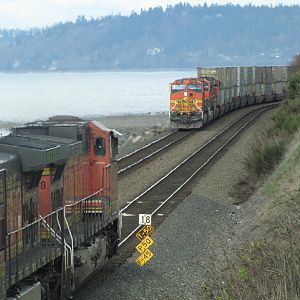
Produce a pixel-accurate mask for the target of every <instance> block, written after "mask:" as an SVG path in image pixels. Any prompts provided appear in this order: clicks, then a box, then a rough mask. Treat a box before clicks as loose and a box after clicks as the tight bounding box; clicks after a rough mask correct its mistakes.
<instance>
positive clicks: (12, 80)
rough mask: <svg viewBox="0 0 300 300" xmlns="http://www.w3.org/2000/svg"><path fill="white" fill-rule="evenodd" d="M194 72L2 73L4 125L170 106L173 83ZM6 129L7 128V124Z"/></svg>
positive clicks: (0, 113) (0, 97) (0, 109)
mask: <svg viewBox="0 0 300 300" xmlns="http://www.w3.org/2000/svg"><path fill="white" fill-rule="evenodd" d="M194 76H196V70H191V71H180V70H179V71H153V72H152V71H151V72H150V71H149V72H97V73H25V74H3V73H2V74H0V124H1V123H2V124H5V123H6V122H27V121H33V120H37V119H46V118H48V117H49V116H53V115H58V114H59V115H61V114H67V115H74V116H81V117H84V116H93V115H118V114H132V113H133V114H135V113H148V112H162V111H168V109H169V83H170V82H171V81H173V80H175V79H177V78H182V77H194ZM2 127H3V126H2Z"/></svg>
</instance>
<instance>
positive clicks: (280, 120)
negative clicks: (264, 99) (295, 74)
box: [273, 86, 300, 135]
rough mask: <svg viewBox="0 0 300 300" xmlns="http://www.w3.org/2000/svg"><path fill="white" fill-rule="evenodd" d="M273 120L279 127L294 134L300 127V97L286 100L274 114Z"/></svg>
mask: <svg viewBox="0 0 300 300" xmlns="http://www.w3.org/2000/svg"><path fill="white" fill-rule="evenodd" d="M299 91H300V86H299ZM273 121H274V122H275V125H276V127H277V128H278V129H280V130H283V131H285V132H286V133H287V134H291V135H292V134H294V133H295V132H296V131H297V130H298V128H300V97H299V98H296V99H289V100H286V101H285V102H284V103H283V104H282V106H281V107H280V109H279V110H277V112H276V113H275V114H274V116H273Z"/></svg>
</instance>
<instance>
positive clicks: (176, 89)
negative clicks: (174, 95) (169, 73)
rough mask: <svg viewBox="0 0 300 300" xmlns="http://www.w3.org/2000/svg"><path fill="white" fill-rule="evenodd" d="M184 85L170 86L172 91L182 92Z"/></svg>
mask: <svg viewBox="0 0 300 300" xmlns="http://www.w3.org/2000/svg"><path fill="white" fill-rule="evenodd" d="M184 89H185V86H184V84H172V91H181V90H184Z"/></svg>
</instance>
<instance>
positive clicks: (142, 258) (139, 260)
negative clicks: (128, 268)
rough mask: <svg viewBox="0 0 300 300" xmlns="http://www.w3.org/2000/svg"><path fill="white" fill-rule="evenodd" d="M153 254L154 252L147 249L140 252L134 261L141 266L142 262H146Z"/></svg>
mask: <svg viewBox="0 0 300 300" xmlns="http://www.w3.org/2000/svg"><path fill="white" fill-rule="evenodd" d="M153 256H154V254H153V253H152V252H151V251H150V250H149V249H147V250H146V251H145V252H144V253H143V254H141V255H140V256H139V257H138V258H137V259H136V263H137V264H138V265H139V266H141V267H142V266H143V265H144V264H146V263H147V262H148V261H149V260H150V259H151V258H152V257H153Z"/></svg>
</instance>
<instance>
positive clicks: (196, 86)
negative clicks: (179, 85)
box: [188, 84, 202, 91]
mask: <svg viewBox="0 0 300 300" xmlns="http://www.w3.org/2000/svg"><path fill="white" fill-rule="evenodd" d="M188 89H189V90H197V91H202V86H201V84H188Z"/></svg>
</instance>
